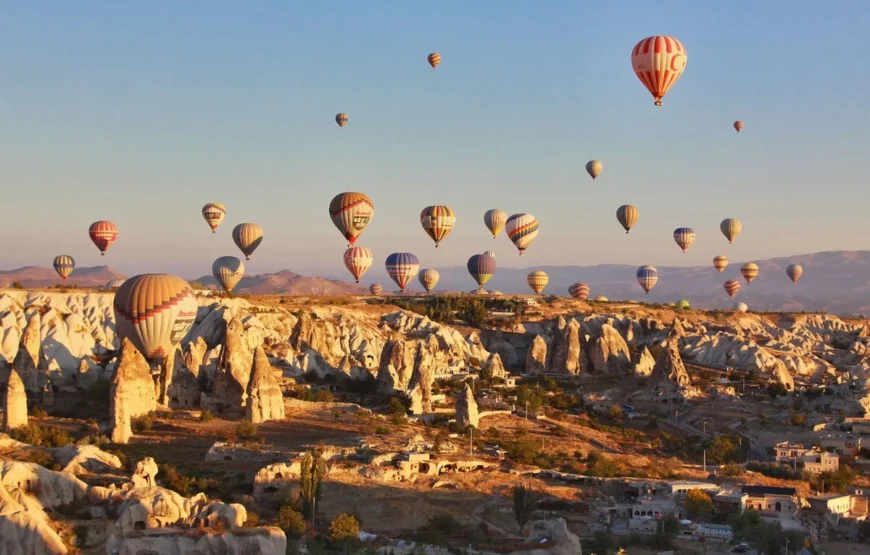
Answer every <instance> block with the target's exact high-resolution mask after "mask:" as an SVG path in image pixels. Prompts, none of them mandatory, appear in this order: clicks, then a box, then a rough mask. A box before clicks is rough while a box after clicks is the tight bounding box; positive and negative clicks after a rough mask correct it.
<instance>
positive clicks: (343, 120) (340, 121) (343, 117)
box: [335, 112, 347, 127]
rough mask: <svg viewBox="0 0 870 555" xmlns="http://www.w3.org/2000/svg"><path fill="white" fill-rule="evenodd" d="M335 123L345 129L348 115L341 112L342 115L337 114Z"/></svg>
mask: <svg viewBox="0 0 870 555" xmlns="http://www.w3.org/2000/svg"><path fill="white" fill-rule="evenodd" d="M335 123H337V124H338V126H339V127H344V126H345V125H347V114H345V113H344V112H341V113H340V114H335Z"/></svg>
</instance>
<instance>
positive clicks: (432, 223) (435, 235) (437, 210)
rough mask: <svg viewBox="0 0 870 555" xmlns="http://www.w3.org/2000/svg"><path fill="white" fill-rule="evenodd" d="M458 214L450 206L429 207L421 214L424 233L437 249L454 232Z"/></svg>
mask: <svg viewBox="0 0 870 555" xmlns="http://www.w3.org/2000/svg"><path fill="white" fill-rule="evenodd" d="M455 223H456V214H454V213H453V209H452V208H450V207H449V206H440V205H439V206H427V207H426V208H424V209H423V211H422V212H420V225H422V226H423V231H425V232H426V234H427V235H428V236H429V237H431V238H432V239H433V240H434V241H435V247H436V248H437V247H438V246H439V245H440V244H441V241H443V240H444V238H445V237H447V235H449V234H450V232H451V231H453V225H454V224H455Z"/></svg>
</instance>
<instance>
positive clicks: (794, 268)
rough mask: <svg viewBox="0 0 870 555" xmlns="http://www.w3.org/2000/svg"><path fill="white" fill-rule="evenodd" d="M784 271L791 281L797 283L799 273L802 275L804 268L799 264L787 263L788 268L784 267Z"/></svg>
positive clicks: (799, 276)
mask: <svg viewBox="0 0 870 555" xmlns="http://www.w3.org/2000/svg"><path fill="white" fill-rule="evenodd" d="M785 273H786V274H788V278H789V279H790V280H791V282H792V283H797V282H798V280H799V279H800V278H801V275H803V273H804V269H803V268H801V265H800V264H789V266H788V268H786V269H785Z"/></svg>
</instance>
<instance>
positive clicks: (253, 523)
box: [245, 510, 260, 528]
mask: <svg viewBox="0 0 870 555" xmlns="http://www.w3.org/2000/svg"><path fill="white" fill-rule="evenodd" d="M259 525H260V515H258V514H257V513H255V512H254V511H251V510H248V518H246V519H245V527H246V528H256V527H257V526H259Z"/></svg>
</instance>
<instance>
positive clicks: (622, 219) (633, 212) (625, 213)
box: [616, 204, 640, 233]
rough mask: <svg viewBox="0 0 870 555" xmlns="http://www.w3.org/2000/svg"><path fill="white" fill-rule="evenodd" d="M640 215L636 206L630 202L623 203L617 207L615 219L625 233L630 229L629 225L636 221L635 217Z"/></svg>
mask: <svg viewBox="0 0 870 555" xmlns="http://www.w3.org/2000/svg"><path fill="white" fill-rule="evenodd" d="M638 216H640V213H639V212H638V210H637V208H636V207H634V206H632V205H630V204H623V205H622V206H620V207H619V208H617V209H616V219H617V220H618V221H619V223H620V225H622V228H623V229H624V230H625V232H626V233H628V232H629V230H631V226H633V225H634V224H635V222H637V218H638Z"/></svg>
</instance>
